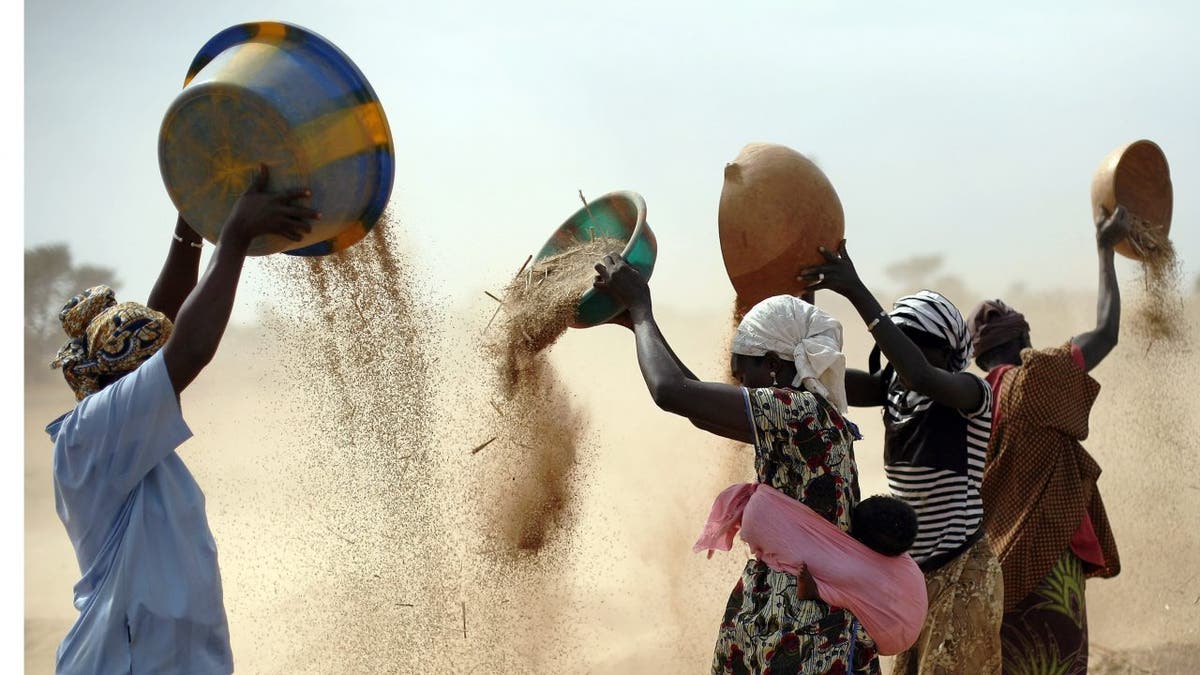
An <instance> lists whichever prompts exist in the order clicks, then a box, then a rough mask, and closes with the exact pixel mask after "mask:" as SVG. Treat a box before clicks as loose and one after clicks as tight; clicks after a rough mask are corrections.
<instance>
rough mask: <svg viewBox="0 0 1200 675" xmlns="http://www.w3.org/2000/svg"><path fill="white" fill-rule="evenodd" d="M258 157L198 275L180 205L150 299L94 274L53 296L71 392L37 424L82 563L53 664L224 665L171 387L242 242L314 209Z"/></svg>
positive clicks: (222, 292)
mask: <svg viewBox="0 0 1200 675" xmlns="http://www.w3.org/2000/svg"><path fill="white" fill-rule="evenodd" d="M266 184H267V168H266V167H265V166H263V167H261V168H260V171H259V173H258V177H257V178H256V179H255V180H253V181H252V182H251V185H250V187H249V188H248V189H247V191H246V192H245V194H243V195H242V196H241V198H240V199H239V200H238V201H237V203H236V204H235V205H234V207H233V212H232V213H231V214H230V216H229V218H228V219H227V221H226V222H225V225H224V226H223V228H222V229H221V235H220V240H219V241H218V242H217V247H216V250H215V251H214V253H213V256H212V262H211V264H210V265H209V267H208V270H207V271H206V272H205V274H204V277H203V278H202V279H200V281H199V283H197V281H196V276H197V274H198V272H199V268H200V247H201V246H202V244H201V243H200V238H199V237H197V236H196V234H195V232H193V231H192V230H191V228H189V227H188V225H187V223H185V222H184V221H183V219H182V217H181V218H180V219H179V221H178V222H177V224H176V230H175V235H174V241H173V242H172V244H171V249H170V253H169V254H168V255H167V260H166V262H165V263H164V264H163V269H162V272H161V273H160V275H159V278H158V282H157V283H156V284H155V286H154V289H153V291H151V293H150V299H149V300H148V306H147V305H142V304H140V303H136V302H125V303H120V304H118V303H117V301H116V298H115V296H114V294H113V292H112V289H110V288H108V287H107V286H97V287H94V288H91V289H88V290H87V291H84V292H83V293H81V294H80V295H78V296H76V297H74V298H72V299H71V300H70V301H69V302H68V303H67V304H66V305H65V306H64V307H63V309H62V311H61V313H60V315H59V316H60V318H61V319H62V324H63V329H64V330H65V331H66V333H67V336H68V337H69V338H70V339H69V340H68V342H67V343H66V344H65V345H64V346H63V348H62V349H60V350H59V352H58V357H57V358H56V359H55V360H54V363H52V364H51V365H52V367H55V368H61V369H62V372H63V377H64V378H65V379H66V381H67V384H68V385H69V386H70V387H71V389H72V390H73V391H74V392H75V398H76V399H77V400H78V403H76V405H75V407H74V408H73V409H72V410H71V411H70V412H68V413H66V414H64V415H62V416H61V417H59V418H58V419H56V420H54V421H53V422H51V423H50V424H49V425H48V426H47V427H46V432H47V433H48V434H50V438H51V440H52V441H53V442H54V500H55V506H56V508H57V510H58V515H59V518H60V519H61V520H62V523H63V526H64V527H65V528H66V530H67V536H68V537H69V538H70V540H71V546H72V547H73V548H74V549H75V556H76V559H77V561H78V563H79V570H80V574H81V575H82V576H81V578H80V580H79V581H78V583H76V584H75V608H76V609H78V610H79V616H78V618H77V619H76V620H75V624H74V626H72V627H71V630H70V632H68V633H67V636H66V637H65V638H64V639H63V641H62V644H60V645H59V647H58V652H57V655H56V667H55V672H57V673H66V674H76V673H78V674H80V675H83V674H85V673H87V674H90V673H181V674H182V673H213V674H216V675H219V674H222V673H231V672H233V655H232V653H231V651H230V646H229V626H228V624H227V622H226V619H225V607H224V602H223V600H222V594H221V574H220V570H219V569H218V566H217V548H216V542H214V541H213V536H212V532H211V531H210V530H209V527H208V519H207V517H206V515H205V512H204V494H203V493H202V492H201V491H200V487H199V486H198V485H197V484H196V480H195V479H194V478H193V477H192V474H191V472H189V471H188V469H187V467H186V466H185V465H184V463H183V460H182V459H181V458H180V457H179V455H178V453H176V448H178V447H179V446H180V445H181V444H182V443H183V442H184V441H186V440H187V439H188V438H189V437H190V436H191V434H192V432H191V430H190V429H188V426H187V423H186V422H185V421H184V419H183V413H182V411H181V410H180V404H179V395H180V393H182V392H183V390H184V389H186V388H187V387H188V385H189V384H191V382H192V381H193V380H194V379H195V378H196V376H197V375H199V374H200V371H201V370H203V368H204V367H205V366H206V365H207V364H208V363H209V361H211V360H212V358H213V356H214V355H215V354H216V350H217V346H218V344H219V343H220V341H221V336H222V334H223V333H224V332H225V326H226V325H227V324H228V323H229V314H230V312H231V311H232V309H233V300H234V295H235V293H236V291H237V285H238V280H239V278H240V276H241V272H242V265H243V263H244V261H245V258H246V251H247V249H248V248H249V246H250V243H251V242H252V241H253V240H254V239H255V238H256V237H258V236H261V235H265V234H275V235H279V236H283V237H287V238H289V239H292V240H293V241H299V240H300V239H301V236H302V233H306V232H308V231H310V230H311V229H312V225H311V223H310V221H311V220H312V219H314V218H318V217H319V214H317V213H315V212H313V211H312V210H311V209H308V208H305V207H303V206H299V205H297V204H294V203H293V201H294V200H296V199H299V198H302V197H306V196H308V192H307V191H306V190H291V191H288V192H285V193H282V194H270V193H268V192H267V191H266Z"/></svg>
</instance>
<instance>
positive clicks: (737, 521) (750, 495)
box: [692, 483, 929, 656]
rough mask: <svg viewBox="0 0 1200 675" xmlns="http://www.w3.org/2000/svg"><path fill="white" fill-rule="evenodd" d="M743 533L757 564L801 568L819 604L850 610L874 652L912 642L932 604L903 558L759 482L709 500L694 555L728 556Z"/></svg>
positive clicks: (781, 569) (910, 563) (915, 570)
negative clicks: (888, 553)
mask: <svg viewBox="0 0 1200 675" xmlns="http://www.w3.org/2000/svg"><path fill="white" fill-rule="evenodd" d="M739 529H741V532H742V539H743V540H744V541H745V542H746V543H747V544H749V545H750V550H752V551H753V552H754V554H755V555H756V556H757V557H758V559H759V560H761V561H762V562H764V563H766V565H767V566H768V567H770V568H771V569H773V570H775V571H777V572H786V573H788V574H791V575H794V576H798V575H799V572H800V565H801V563H807V564H808V571H809V573H810V574H811V575H812V577H813V579H815V580H816V582H817V585H818V592H819V593H820V596H821V599H822V600H824V601H825V602H827V603H828V604H829V605H830V606H833V607H844V608H846V609H848V610H850V612H851V613H853V614H854V616H855V617H857V618H858V620H859V621H861V622H862V625H863V628H865V629H866V631H867V634H868V635H870V636H871V638H872V639H873V640H874V641H875V645H876V647H878V648H879V653H880V654H883V655H885V656H890V655H892V654H899V653H900V652H902V651H904V650H905V649H908V648H909V647H911V646H912V645H913V643H915V642H916V641H917V637H918V636H919V635H920V633H921V627H922V625H923V624H924V623H925V612H926V611H927V610H928V608H929V598H928V597H927V595H926V591H925V576H924V575H923V574H921V569H920V568H919V567H917V563H916V562H915V561H914V560H913V559H912V557H911V556H909V555H908V554H907V553H905V554H904V555H899V556H886V555H883V554H881V553H876V552H875V551H872V550H871V549H869V548H867V547H866V546H865V545H864V544H862V543H861V542H859V541H858V540H856V539H854V538H853V537H851V536H850V535H849V534H847V533H845V532H843V531H842V530H841V529H840V528H839V527H838V526H837V525H834V524H833V523H831V522H829V521H827V520H825V519H824V518H822V517H821V516H820V515H818V514H817V513H816V512H815V511H813V510H812V509H810V508H808V507H807V506H805V505H804V504H802V503H800V502H799V501H797V500H795V499H792V498H791V497H789V496H787V495H786V494H784V493H782V492H780V491H779V490H776V489H775V488H773V487H771V486H770V485H766V484H764V483H738V484H735V485H731V486H730V487H728V488H726V489H725V491H724V492H722V493H721V494H720V495H718V496H717V499H716V501H715V502H713V507H712V512H711V513H710V514H709V516H708V522H707V523H705V525H704V532H703V533H702V534H701V535H700V538H699V539H698V540H697V541H696V544H695V546H693V547H692V550H693V551H695V552H697V553H699V552H700V551H703V550H705V549H707V550H708V556H709V557H710V558H711V557H712V553H713V551H714V550H721V551H728V550H730V548H732V546H733V537H734V535H735V534H737V532H738V530H739Z"/></svg>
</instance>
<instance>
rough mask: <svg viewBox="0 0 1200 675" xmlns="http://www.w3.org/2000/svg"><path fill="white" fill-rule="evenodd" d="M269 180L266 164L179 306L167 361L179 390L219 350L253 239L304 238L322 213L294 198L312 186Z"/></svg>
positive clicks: (168, 370)
mask: <svg viewBox="0 0 1200 675" xmlns="http://www.w3.org/2000/svg"><path fill="white" fill-rule="evenodd" d="M266 184H267V169H266V166H263V167H262V169H261V171H260V173H259V175H258V177H257V178H256V179H255V180H254V182H253V183H251V185H250V187H249V188H248V189H247V191H246V193H245V194H243V195H242V197H241V198H240V199H239V200H238V202H237V204H235V205H234V207H233V213H232V214H230V216H229V220H228V221H226V223H225V225H224V226H223V227H222V228H221V238H220V240H219V241H218V242H217V248H216V251H215V252H214V253H213V258H212V262H211V263H210V264H209V266H208V270H207V271H206V272H205V273H204V278H203V279H201V280H200V283H199V284H198V285H197V286H196V288H195V289H194V290H193V291H192V292H191V293H190V294H189V295H188V297H187V300H185V301H184V303H183V306H182V307H181V308H180V309H179V318H178V320H177V321H175V330H174V331H172V333H171V337H170V339H168V340H167V344H166V346H164V347H163V361H165V362H166V366H167V373H168V374H169V375H170V377H171V384H172V385H173V386H174V388H175V395H176V396H178V395H179V394H180V393H181V392H182V391H183V390H184V389H186V388H187V386H188V385H189V384H191V383H192V381H193V380H195V379H196V376H197V375H199V374H200V371H201V370H203V369H204V367H205V366H206V365H208V363H209V362H210V361H212V358H213V356H214V355H215V354H216V353H217V346H218V345H219V344H220V342H221V336H222V335H224V334H225V327H226V326H227V325H228V324H229V314H230V312H232V311H233V300H234V297H235V296H236V294H237V285H238V280H239V278H240V277H241V274H242V265H243V263H244V262H245V260H246V251H247V250H248V249H249V247H250V242H251V241H253V240H254V238H255V237H258V236H261V235H264V234H278V235H282V236H284V237H287V238H289V239H292V240H293V241H299V240H300V239H301V238H302V234H301V233H302V232H309V231H311V230H312V225H311V224H310V223H309V220H310V219H312V218H316V217H319V214H316V212H314V211H312V210H311V209H307V208H304V207H301V206H296V205H294V204H293V203H292V202H293V200H295V199H299V198H300V197H303V196H306V195H307V194H308V193H307V190H293V191H290V192H287V193H284V194H278V195H275V194H269V193H267V192H266Z"/></svg>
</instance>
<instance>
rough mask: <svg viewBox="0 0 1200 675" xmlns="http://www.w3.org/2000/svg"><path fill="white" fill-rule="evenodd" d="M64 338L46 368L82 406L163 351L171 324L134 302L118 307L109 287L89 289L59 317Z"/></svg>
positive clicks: (76, 298) (67, 305)
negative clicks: (113, 379) (55, 371)
mask: <svg viewBox="0 0 1200 675" xmlns="http://www.w3.org/2000/svg"><path fill="white" fill-rule="evenodd" d="M58 318H59V320H60V321H61V322H62V325H63V331H65V332H66V334H67V337H68V338H69V339H68V340H67V342H66V344H64V345H63V346H62V348H60V349H59V350H58V355H57V357H55V359H54V361H52V362H51V363H50V367H51V368H61V369H62V371H63V377H64V378H65V379H66V381H67V384H68V385H69V386H70V387H71V389H72V390H73V391H74V392H75V399H76V400H79V401H82V400H83V399H84V398H86V397H87V396H88V395H90V394H94V393H96V392H98V391H100V390H101V389H103V388H104V387H103V384H102V383H103V381H104V379H105V378H106V377H107V376H110V375H116V374H123V373H128V372H131V371H133V370H134V369H136V368H137V367H138V366H140V365H142V362H144V361H145V360H146V359H148V358H150V357H151V356H153V355H154V353H155V352H157V351H158V350H159V349H161V348H162V346H163V345H164V344H166V342H167V338H169V337H170V336H171V330H172V329H173V328H174V325H173V324H172V323H171V320H170V319H168V318H167V317H166V316H165V315H163V314H162V313H161V312H157V311H155V310H153V309H150V308H149V307H147V306H145V305H142V304H139V303H136V302H123V303H120V304H118V303H117V298H116V294H115V293H113V290H112V289H111V288H109V287H108V286H93V287H92V288H89V289H87V290H86V291H84V292H82V293H80V294H79V295H76V296H75V297H73V298H71V299H70V300H68V301H67V304H65V305H63V308H62V310H61V311H60V312H59V314H58Z"/></svg>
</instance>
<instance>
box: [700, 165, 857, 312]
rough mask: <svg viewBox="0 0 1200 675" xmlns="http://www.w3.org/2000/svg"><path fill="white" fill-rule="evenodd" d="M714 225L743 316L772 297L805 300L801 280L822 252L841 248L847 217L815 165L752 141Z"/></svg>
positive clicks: (731, 169) (729, 170)
mask: <svg viewBox="0 0 1200 675" xmlns="http://www.w3.org/2000/svg"><path fill="white" fill-rule="evenodd" d="M717 226H718V230H719V232H720V237H721V255H722V257H723V258H724V259H725V271H726V272H728V273H729V281H730V282H732V283H733V288H734V290H735V291H737V298H738V299H737V309H738V310H739V311H737V313H738V314H741V313H744V312H745V311H746V310H747V309H749V308H750V307H753V306H754V305H755V304H756V303H758V302H759V301H760V300H763V299H765V298H768V297H770V296H772V295H781V294H790V295H801V294H803V293H804V287H805V284H804V282H801V281H797V280H796V275H797V274H798V273H799V272H800V270H801V269H803V268H805V267H811V266H815V265H820V264H822V263H823V262H824V261H825V259H824V258H823V257H822V256H821V254H820V253H819V252H818V251H817V247H818V246H824V247H825V248H827V249H829V250H836V249H837V246H838V243H839V242H840V241H841V239H842V237H843V234H844V232H845V219H844V215H843V213H842V202H841V201H840V200H839V199H838V196H837V192H836V191H834V189H833V185H832V184H830V182H829V179H828V178H826V177H825V174H824V173H822V172H821V170H820V169H819V168H817V165H816V164H813V163H812V162H811V161H809V159H808V158H807V157H805V156H804V155H801V154H800V153H798V152H796V151H795V150H792V149H791V148H788V147H784V146H782V145H775V144H773V143H751V144H750V145H747V146H746V147H744V148H742V152H741V153H740V154H739V155H738V156H737V159H735V160H733V161H732V162H730V163H729V164H726V165H725V186H724V187H723V188H722V189H721V205H720V209H719V211H718V213H717Z"/></svg>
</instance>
